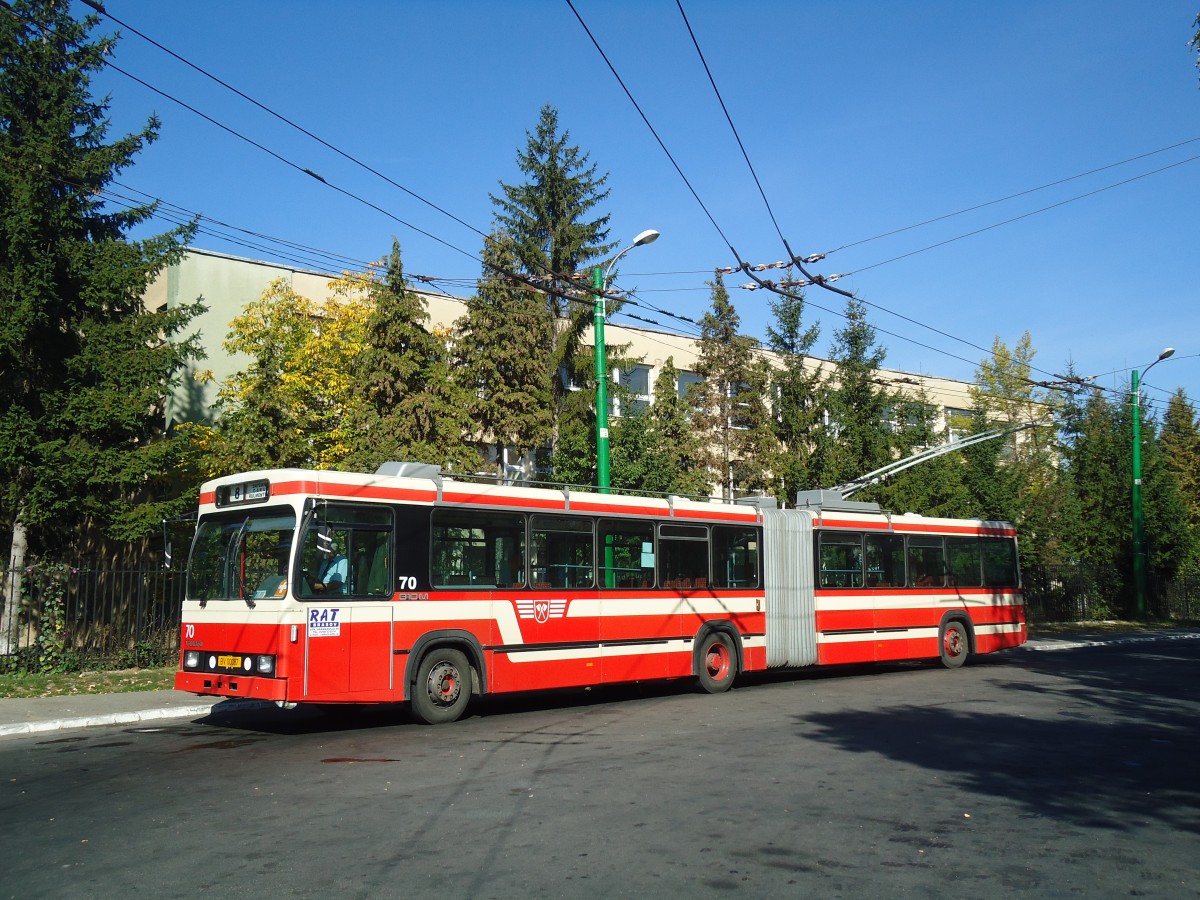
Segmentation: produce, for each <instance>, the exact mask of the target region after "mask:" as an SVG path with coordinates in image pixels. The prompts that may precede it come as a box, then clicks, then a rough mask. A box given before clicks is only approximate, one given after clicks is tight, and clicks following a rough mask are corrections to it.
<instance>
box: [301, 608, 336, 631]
mask: <svg viewBox="0 0 1200 900" xmlns="http://www.w3.org/2000/svg"><path fill="white" fill-rule="evenodd" d="M340 612H341V610H340V609H339V608H337V607H333V608H332V609H328V608H326V609H321V608H313V609H309V611H308V636H309V637H340V636H341V633H342V620H341V619H340V618H339V617H338V613H340Z"/></svg>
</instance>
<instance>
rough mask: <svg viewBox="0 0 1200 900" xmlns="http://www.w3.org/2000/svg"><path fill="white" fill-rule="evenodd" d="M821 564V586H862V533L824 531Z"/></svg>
mask: <svg viewBox="0 0 1200 900" xmlns="http://www.w3.org/2000/svg"><path fill="white" fill-rule="evenodd" d="M820 564H821V581H820V584H821V587H827V588H860V587H862V586H863V553H862V535H861V534H838V533H829V532H825V533H822V534H821V553H820Z"/></svg>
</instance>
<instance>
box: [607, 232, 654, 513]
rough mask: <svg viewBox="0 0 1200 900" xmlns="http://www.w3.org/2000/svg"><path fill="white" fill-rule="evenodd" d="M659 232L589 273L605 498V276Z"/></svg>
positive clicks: (641, 236) (639, 239)
mask: <svg viewBox="0 0 1200 900" xmlns="http://www.w3.org/2000/svg"><path fill="white" fill-rule="evenodd" d="M657 240H658V232H657V231H655V230H654V229H653V228H650V229H647V230H646V231H643V232H642V233H641V234H639V235H638V236H637V237H635V238H634V239H633V243H632V244H630V245H629V246H628V247H626V248H625V249H624V250H622V251H621V252H620V253H618V254H617V255H616V256H614V257H613V258H612V262H610V263H609V264H608V268H607V269H604V270H601V268H600V267H599V266H596V267H595V268H594V269H592V290H593V291H595V313H594V326H593V330H592V333H593V335H594V341H595V345H596V486H597V487H599V489H600V493H602V494H607V493H608V486H609V477H608V360H607V358H606V356H607V354H606V351H605V347H604V292H605V290H606V289H607V288H608V276H609V275H611V274H612V270H613V266H615V265H616V264H617V260H619V259H620V258H621V257H622V256H624V255H625V254H626V253H628V252H629V251H630V250H632V249H633V248H634V247H641V246H642V245H643V244H653V243H654V242H655V241H657Z"/></svg>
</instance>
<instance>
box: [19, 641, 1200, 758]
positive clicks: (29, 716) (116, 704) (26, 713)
mask: <svg viewBox="0 0 1200 900" xmlns="http://www.w3.org/2000/svg"><path fill="white" fill-rule="evenodd" d="M1197 639H1200V631H1187V630H1179V629H1173V628H1161V629H1143V630H1132V629H1131V630H1120V629H1112V628H1105V627H1103V626H1102V625H1100V626H1096V627H1094V628H1087V627H1081V628H1078V629H1070V630H1067V631H1062V632H1059V633H1056V634H1041V635H1037V634H1035V635H1033V636H1031V637H1030V639H1029V641H1028V642H1027V643H1025V644H1024V645H1023V646H1022V647H1020V648H1017V649H1016V650H1011V651H1005V652H1011V653H1030V652H1047V651H1055V650H1074V649H1078V648H1081V647H1101V646H1111V645H1115V644H1134V643H1145V642H1150V641H1173V640H1197ZM218 705H219V706H220V707H221V709H220V711H222V712H225V711H236V710H253V709H262V708H264V707H266V706H270V705H272V704H269V703H267V702H265V701H261V700H230V699H224V698H220V697H197V696H196V695H195V694H185V693H183V692H182V691H134V692H130V693H124V694H76V695H73V696H69V697H38V698H31V699H5V700H0V737H3V736H5V735H14V734H37V733H42V732H52V731H61V730H64V729H67V728H87V727H90V726H94V725H137V724H140V723H144V722H158V721H162V720H168V719H195V718H202V717H204V716H207V715H209V714H210V713H211V712H212V711H213V708H214V707H216V706H218Z"/></svg>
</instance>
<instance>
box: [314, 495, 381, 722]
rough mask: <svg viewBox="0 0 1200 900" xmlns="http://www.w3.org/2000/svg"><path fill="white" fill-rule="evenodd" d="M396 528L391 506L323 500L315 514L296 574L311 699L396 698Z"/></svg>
mask: <svg viewBox="0 0 1200 900" xmlns="http://www.w3.org/2000/svg"><path fill="white" fill-rule="evenodd" d="M392 533H393V527H392V512H391V510H390V509H389V508H388V507H385V506H349V505H340V504H338V505H334V504H324V503H322V504H320V505H318V507H317V508H316V510H315V511H314V513H313V514H312V515H310V517H309V519H308V521H307V523H306V527H305V530H304V534H303V535H302V537H301V541H300V559H299V566H298V577H297V579H296V596H297V597H298V598H299V599H300V601H301V603H302V604H303V608H304V625H303V628H302V631H303V634H304V648H305V654H304V696H305V697H306V698H307V699H309V700H320V699H322V698H327V699H337V698H338V697H339V696H340V695H349V694H353V695H354V699H356V700H367V699H378V700H386V699H392V697H391V693H392V691H393V689H394V687H395V684H394V675H393V666H392V655H393V654H392V644H393V638H392V634H393V628H392V612H393V609H394V604H393V602H392V597H393V581H394V577H393V573H392V558H393V538H392ZM364 695H375V697H373V698H372V697H370V696H364Z"/></svg>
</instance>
